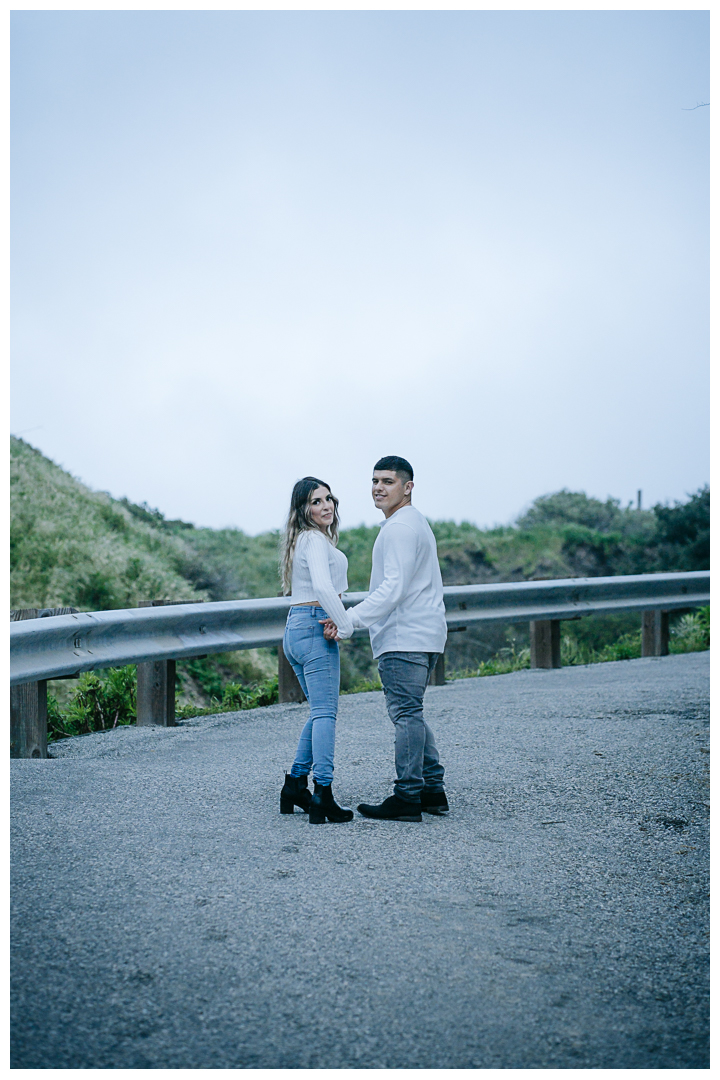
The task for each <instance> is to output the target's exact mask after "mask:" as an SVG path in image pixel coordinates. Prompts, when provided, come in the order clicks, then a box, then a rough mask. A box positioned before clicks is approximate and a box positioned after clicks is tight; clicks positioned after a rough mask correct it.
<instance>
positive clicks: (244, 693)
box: [175, 675, 278, 720]
mask: <svg viewBox="0 0 720 1080" xmlns="http://www.w3.org/2000/svg"><path fill="white" fill-rule="evenodd" d="M277 701H278V680H277V675H274V676H271V677H270V678H268V679H264V680H263V681H262V682H261V683H258V684H257V686H241V685H240V683H228V684H227V686H225V688H224V689H223V694H222V698H217V697H212V698H211V699H210V705H208V706H202V705H182V706H180V708H177V709H176V710H175V715H176V717H177V718H178V719H179V720H190V719H191V717H193V716H214V715H215V714H216V713H223V712H238V710H242V709H259V708H261V707H262V706H263V705H276V704H277Z"/></svg>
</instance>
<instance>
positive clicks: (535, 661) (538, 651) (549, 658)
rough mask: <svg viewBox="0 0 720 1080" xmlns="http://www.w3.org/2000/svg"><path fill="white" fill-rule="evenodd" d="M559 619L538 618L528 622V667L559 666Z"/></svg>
mask: <svg viewBox="0 0 720 1080" xmlns="http://www.w3.org/2000/svg"><path fill="white" fill-rule="evenodd" d="M560 666H561V665H560V620H559V619H538V620H537V621H535V622H531V623H530V667H534V668H559V667H560Z"/></svg>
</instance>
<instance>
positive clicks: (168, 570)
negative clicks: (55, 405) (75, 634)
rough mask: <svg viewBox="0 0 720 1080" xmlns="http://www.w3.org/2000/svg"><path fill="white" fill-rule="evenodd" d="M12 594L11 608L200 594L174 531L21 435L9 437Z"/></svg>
mask: <svg viewBox="0 0 720 1080" xmlns="http://www.w3.org/2000/svg"><path fill="white" fill-rule="evenodd" d="M10 513H11V517H10V596H11V600H10V602H11V605H12V606H13V607H14V608H24V607H76V608H79V609H80V610H81V611H99V610H102V609H107V608H122V607H135V606H136V605H137V604H138V603H139V601H140V600H147V599H153V598H155V597H164V598H166V599H168V600H182V599H186V598H187V599H196V600H205V599H207V598H208V593H207V592H206V591H205V590H203V589H202V588H201V587H197V586H196V585H195V584H194V583H193V582H192V580H191V578H190V575H189V573H188V570H189V568H190V565H191V564H192V562H193V559H194V558H195V556H194V553H193V552H192V551H191V549H189V548H188V547H187V545H186V544H185V543H184V542H183V540H182V539H181V538H180V537H179V536H176V535H173V534H170V533H167V532H163V531H162V530H158V529H157V528H154V527H153V526H152V525H150V524H148V523H146V522H143V521H140V520H139V519H138V518H137V517H135V516H134V515H133V514H131V513H130V512H129V511H128V510H127V509H126V508H125V507H124V506H123V505H122V504H121V503H119V502H117V501H116V500H115V499H112V498H110V496H109V495H106V494H105V493H103V492H96V491H90V489H89V488H87V487H85V486H84V484H81V483H80V482H79V481H78V480H75V479H74V477H72V476H70V475H69V474H68V473H66V472H65V471H64V470H63V469H61V468H59V467H58V466H57V465H55V464H53V462H52V461H48V459H47V458H46V457H43V455H42V454H41V453H40V452H39V451H38V450H35V449H34V448H33V447H32V446H29V445H28V444H27V443H26V442H23V440H22V439H12V440H11V473H10Z"/></svg>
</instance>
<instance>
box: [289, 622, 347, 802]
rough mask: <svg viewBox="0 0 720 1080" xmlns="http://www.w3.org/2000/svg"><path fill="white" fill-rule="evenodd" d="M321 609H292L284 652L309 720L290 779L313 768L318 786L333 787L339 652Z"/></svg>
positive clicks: (303, 774) (301, 735)
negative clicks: (323, 622) (307, 706)
mask: <svg viewBox="0 0 720 1080" xmlns="http://www.w3.org/2000/svg"><path fill="white" fill-rule="evenodd" d="M327 618H328V616H327V615H326V614H325V611H324V610H323V608H321V607H291V608H290V611H289V613H288V620H287V625H286V627H285V636H284V638H283V651H284V653H285V656H286V657H287V659H288V660H289V661H290V664H291V665H292V669H293V671H294V672H295V674H296V675H297V677H298V679H299V680H300V685H301V687H302V689H303V693H304V694H305V697H306V698H307V699H308V701H309V703H310V719H309V720H308V722H307V724H306V725H305V727H304V728H303V729H302V732H301V734H300V741H299V743H298V748H297V754H296V755H295V761H294V763H293V767H292V769H291V770H290V775H291V776H307V774H308V773H309V772H310V768H311V767H312V771H313V779H314V780H315V782H316V783H317V784H322V785H323V786H324V785H326V784H331V783H332V778H333V760H334V757H335V719H336V717H337V707H338V697H339V694H340V648H339V646H338V643H337V641H328V640H327V639H326V638H325V636H324V634H323V629H324V627H323V626H322V625H321V623H320V621H319V620H320V619H327Z"/></svg>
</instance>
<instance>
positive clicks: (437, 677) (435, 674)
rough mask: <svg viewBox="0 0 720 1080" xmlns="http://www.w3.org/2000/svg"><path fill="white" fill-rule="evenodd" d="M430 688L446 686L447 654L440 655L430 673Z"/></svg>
mask: <svg viewBox="0 0 720 1080" xmlns="http://www.w3.org/2000/svg"><path fill="white" fill-rule="evenodd" d="M429 685H430V686H444V685H445V653H440V655H439V656H438V658H437V662H436V664H435V667H434V668H433V669H432V671H431V672H430V683H429Z"/></svg>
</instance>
